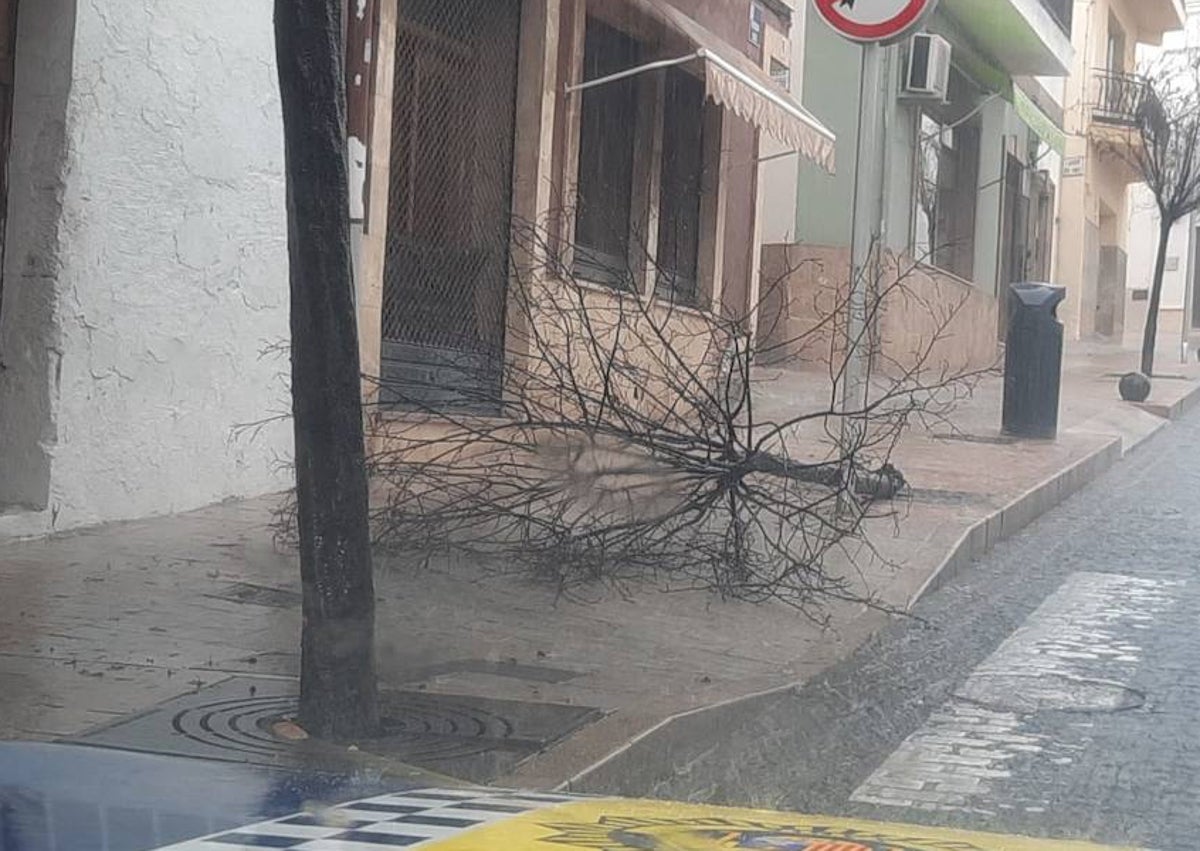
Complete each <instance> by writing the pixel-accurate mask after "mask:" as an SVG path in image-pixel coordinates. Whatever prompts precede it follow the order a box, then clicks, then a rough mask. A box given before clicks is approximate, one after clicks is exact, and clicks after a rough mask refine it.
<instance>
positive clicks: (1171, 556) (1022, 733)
mask: <svg viewBox="0 0 1200 851" xmlns="http://www.w3.org/2000/svg"><path fill="white" fill-rule="evenodd" d="M916 614H917V615H919V616H920V617H921V618H923V619H924V620H925V623H918V622H913V621H904V622H898V623H895V624H893V626H892V627H890V628H889V629H887V630H885V631H884V632H883V633H881V634H880V635H879V636H878V637H877V638H876V639H875V640H873V641H871V642H870V643H868V644H867V645H866V646H865V647H863V648H862V649H861V651H860V652H858V653H857V654H856V655H855V656H854V657H852V658H851V659H849V660H847V661H846V662H845V663H843V664H841V665H839V666H837V667H836V668H834V669H833V670H832V671H830V672H829V673H828V674H827V675H825V676H823V677H821V678H819V679H818V680H816V681H814V682H812V683H810V684H809V685H808V686H806V687H805V688H804V689H803V690H801V691H799V692H797V693H795V694H792V695H789V696H787V697H784V698H780V699H779V700H778V701H776V702H775V703H773V704H772V705H770V706H768V707H767V708H766V709H765V710H764V711H763V712H762V713H761V714H759V715H757V716H756V717H754V718H753V719H752V720H751V721H750V722H749V723H747V724H746V725H745V726H744V727H742V728H740V729H737V730H736V731H735V732H733V733H732V734H731V735H730V737H729V739H728V740H727V741H725V742H724V743H722V744H721V745H720V746H719V747H717V748H716V749H715V750H714V751H712V752H711V753H710V754H708V755H707V756H706V757H705V758H703V759H701V760H699V761H698V762H696V763H694V764H693V765H692V766H690V768H689V770H688V771H686V772H684V773H682V774H680V775H679V776H677V777H676V778H675V779H673V780H671V781H669V782H667V783H664V784H662V785H660V786H659V787H657V788H656V789H654V790H653V791H654V794H655V795H660V796H668V797H675V798H681V799H691V800H706V801H719V802H723V803H738V804H753V805H759V806H770V807H777V808H782V809H787V810H794V811H800V812H809V813H824V814H828V815H848V816H858V817H866V818H872V819H882V820H888V821H903V822H913V823H923V824H930V825H945V826H953V827H969V828H973V829H979V830H988V831H995V832H1000V833H1015V834H1022V835H1029V836H1038V837H1048V838H1062V839H1066V838H1070V839H1090V840H1093V841H1096V842H1102V843H1111V844H1116V845H1135V846H1141V847H1149V848H1160V849H1180V851H1184V849H1187V851H1194V849H1198V848H1200V411H1193V412H1192V413H1191V414H1190V415H1188V416H1187V417H1185V418H1184V419H1183V420H1181V421H1179V422H1176V423H1173V424H1172V425H1170V426H1169V427H1168V428H1166V429H1164V430H1163V431H1162V432H1160V433H1159V435H1157V436H1156V437H1155V438H1154V439H1152V440H1151V441H1149V442H1148V443H1146V444H1143V445H1142V446H1141V447H1140V448H1139V449H1138V450H1137V451H1136V452H1135V453H1134V454H1132V455H1131V456H1130V457H1128V458H1126V459H1125V460H1124V461H1123V462H1121V463H1120V464H1119V465H1118V466H1117V467H1116V468H1115V469H1114V470H1113V471H1111V472H1110V473H1108V474H1107V475H1106V476H1105V477H1103V478H1101V479H1100V480H1099V481H1098V482H1096V483H1095V484H1093V485H1092V486H1091V487H1090V488H1088V489H1087V490H1086V491H1084V492H1083V493H1081V494H1079V495H1078V496H1076V497H1074V498H1073V499H1071V500H1070V501H1068V502H1067V503H1065V504H1064V505H1063V506H1061V507H1060V508H1059V509H1058V510H1056V511H1054V512H1052V513H1051V514H1049V515H1047V516H1045V517H1043V518H1042V519H1041V520H1040V521H1038V522H1037V523H1036V524H1034V525H1033V526H1031V527H1030V528H1029V529H1028V530H1027V531H1026V532H1025V533H1024V534H1022V535H1020V536H1018V537H1016V538H1014V539H1012V540H1010V541H1008V542H1006V543H1004V544H1002V545H1001V546H1000V547H998V548H997V549H996V550H995V551H994V552H993V553H992V554H991V555H990V556H988V557H986V558H985V559H983V560H981V561H980V562H978V563H977V564H975V565H974V566H972V567H971V568H970V569H969V570H966V571H964V572H963V573H962V574H961V575H960V576H959V577H958V578H957V579H955V580H954V581H953V582H951V583H950V584H949V585H947V586H946V587H944V588H943V589H941V590H940V591H938V592H937V593H935V594H933V595H931V596H929V597H927V598H926V599H925V600H924V601H922V603H921V604H920V605H919V607H918V609H917V611H916Z"/></svg>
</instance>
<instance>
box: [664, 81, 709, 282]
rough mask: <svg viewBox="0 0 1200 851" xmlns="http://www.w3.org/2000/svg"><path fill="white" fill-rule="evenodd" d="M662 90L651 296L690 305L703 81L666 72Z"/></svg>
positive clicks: (700, 168)
mask: <svg viewBox="0 0 1200 851" xmlns="http://www.w3.org/2000/svg"><path fill="white" fill-rule="evenodd" d="M664 90H665V97H664V102H663V149H662V171H661V181H660V191H659V199H658V252H657V266H658V280H657V284H656V292H657V294H658V295H660V296H662V297H664V298H669V299H671V300H672V301H675V302H678V303H681V304H696V302H697V299H698V296H699V288H698V286H697V270H698V265H699V257H700V196H701V193H702V191H703V176H704V83H703V82H701V81H700V80H698V79H696V78H695V77H693V76H692V75H690V74H687V73H685V72H683V71H678V70H674V69H673V70H671V71H669V72H668V73H667V78H666V83H665V86H664Z"/></svg>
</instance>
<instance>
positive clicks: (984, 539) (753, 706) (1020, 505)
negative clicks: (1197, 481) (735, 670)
mask: <svg viewBox="0 0 1200 851" xmlns="http://www.w3.org/2000/svg"><path fill="white" fill-rule="evenodd" d="M1196 397H1197V399H1198V400H1200V388H1198V390H1197V393H1196ZM1123 454H1124V453H1123V451H1122V440H1121V438H1119V437H1113V438H1112V439H1111V440H1110V441H1109V442H1108V443H1106V444H1104V445H1103V446H1101V447H1100V448H1098V449H1096V450H1094V451H1092V452H1091V453H1090V454H1088V455H1086V456H1085V457H1083V458H1081V459H1080V460H1078V461H1076V462H1075V463H1074V464H1072V465H1071V466H1070V467H1067V468H1066V469H1063V470H1060V471H1058V472H1057V473H1055V474H1053V475H1051V476H1049V477H1047V478H1046V479H1045V480H1044V481H1042V482H1041V483H1039V484H1038V485H1036V486H1034V487H1033V488H1030V489H1029V490H1028V491H1026V492H1025V493H1024V494H1022V495H1021V496H1019V497H1017V498H1016V499H1014V500H1013V501H1012V502H1010V503H1009V504H1008V505H1006V506H1005V507H1004V508H1002V509H1000V510H999V511H997V512H995V513H994V514H992V515H991V516H989V517H986V518H984V519H983V520H980V521H979V522H977V523H976V524H975V525H974V526H972V527H971V528H970V529H968V530H967V531H966V532H964V533H963V535H962V537H961V538H960V539H959V540H958V542H957V543H956V544H955V546H954V549H953V550H952V551H951V552H950V554H949V555H947V556H946V558H945V559H944V560H943V561H942V563H941V564H940V565H939V566H938V568H937V570H935V571H934V572H933V573H932V574H931V575H930V576H929V578H928V579H926V580H925V583H924V584H923V585H922V586H921V588H920V589H919V590H918V591H917V592H916V593H915V594H913V595H912V596H911V597H910V598H909V600H908V603H907V608H908V609H911V608H912V607H913V606H914V605H916V603H917V602H918V601H919V600H920V599H921V598H922V597H923V596H925V595H926V594H929V593H931V592H933V591H935V590H937V589H938V588H939V587H941V586H942V585H944V584H946V583H947V582H949V581H950V580H952V579H953V578H955V577H956V576H958V575H960V574H961V573H962V571H963V570H964V568H966V567H967V566H969V565H970V564H971V562H972V561H973V560H974V559H976V558H977V557H979V556H981V555H983V554H985V553H986V552H988V551H989V550H990V549H991V548H992V547H994V546H995V545H996V544H997V543H999V542H1000V541H1002V540H1004V539H1005V538H1008V537H1011V536H1012V535H1015V534H1016V533H1017V532H1019V531H1021V530H1022V529H1024V528H1025V527H1026V526H1028V525H1029V524H1030V523H1032V522H1033V521H1034V520H1036V519H1037V518H1038V517H1040V516H1041V515H1042V514H1045V513H1046V512H1047V511H1049V510H1050V509H1052V508H1054V507H1055V506H1056V505H1058V504H1059V503H1061V502H1063V501H1064V500H1065V499H1067V497H1069V496H1071V495H1072V494H1074V493H1076V492H1077V491H1079V490H1081V489H1082V488H1083V487H1084V486H1086V485H1087V484H1089V483H1091V482H1092V481H1094V480H1095V479H1096V478H1098V477H1099V476H1100V475H1101V474H1103V473H1104V472H1105V471H1107V470H1109V469H1110V468H1112V467H1113V466H1114V465H1115V464H1116V463H1117V462H1118V461H1119V460H1121V458H1122V457H1123ZM802 685H803V681H800V682H793V683H787V684H785V685H781V686H777V687H775V688H772V689H768V690H766V691H762V692H757V693H754V694H749V695H745V696H742V697H735V698H730V699H729V700H726V701H722V702H720V703H716V704H712V705H710V706H701V707H697V708H695V709H690V710H687V711H685V712H680V713H677V714H675V715H671V716H668V717H667V718H664V719H662V720H661V721H659V722H658V723H657V724H655V725H653V726H652V727H650V728H648V729H647V730H644V731H643V732H641V733H639V734H638V735H636V736H634V737H633V738H632V739H630V740H629V741H628V742H626V743H625V744H623V745H622V746H621V747H619V748H617V749H616V750H615V751H613V752H611V753H609V754H608V755H607V756H605V757H604V758H603V759H600V760H599V761H597V762H595V763H593V764H592V765H590V766H588V767H587V768H585V769H583V770H582V771H580V772H578V773H577V774H575V775H574V776H573V777H571V778H570V779H569V780H567V781H565V782H563V783H560V784H559V785H558V786H556V787H555V790H556V791H565V792H597V793H600V792H602V793H604V794H617V795H627V796H629V795H632V796H641V795H646V794H647V791H646V785H647V781H649V782H651V783H652V782H654V780H655V779H657V778H659V777H667V776H677V775H678V774H679V773H680V772H685V771H686V770H687V768H688V766H689V765H690V764H692V763H694V762H695V761H696V760H698V759H702V758H703V757H704V756H705V755H706V754H707V753H708V752H709V751H710V750H711V749H712V747H714V746H715V745H711V744H709V743H715V742H719V741H721V740H722V738H723V734H724V732H725V731H727V730H728V729H729V728H730V726H732V725H735V724H737V723H738V722H739V720H741V719H742V718H744V717H745V716H746V715H748V714H751V713H753V712H755V711H757V710H758V709H760V708H762V707H765V706H766V705H767V704H769V703H771V702H773V701H775V700H778V699H780V698H783V697H785V696H787V695H788V694H790V693H793V692H794V691H795V690H796V689H797V688H798V687H800V686H802ZM698 745H699V746H698ZM656 766H657V767H659V768H658V769H656ZM663 766H669V767H670V770H669V771H663V770H661V767H663Z"/></svg>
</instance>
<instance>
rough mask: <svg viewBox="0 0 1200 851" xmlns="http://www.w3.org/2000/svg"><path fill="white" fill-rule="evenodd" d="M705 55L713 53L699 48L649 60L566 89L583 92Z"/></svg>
mask: <svg viewBox="0 0 1200 851" xmlns="http://www.w3.org/2000/svg"><path fill="white" fill-rule="evenodd" d="M705 56H708V57H709V58H710V59H711V58H712V54H710V53H708V52H707V51H705V50H697V51H696V52H695V53H689V54H688V55H687V56H681V57H679V58H678V59H660V60H658V61H657V62H648V63H646V64H645V65H638V66H637V67H636V68H627V69H625V70H624V71H618V72H617V73H615V74H609V75H608V76H607V77H597V78H596V79H594V80H588V81H587V82H584V83H576V84H575V85H573V86H567V89H566V91H567V94H571V93H573V92H581V91H583V90H584V89H594V88H595V87H596V86H603V85H604V84H605V83H615V82H616V81H617V80H624V79H625V78H626V77H635V76H637V75H638V74H645V73H646V72H647V71H657V70H658V69H660V68H671V67H674V66H675V65H684V64H686V63H688V62H692V61H694V60H696V59H703V58H704V57H705Z"/></svg>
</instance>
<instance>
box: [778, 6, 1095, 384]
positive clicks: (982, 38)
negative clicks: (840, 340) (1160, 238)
mask: <svg viewBox="0 0 1200 851" xmlns="http://www.w3.org/2000/svg"><path fill="white" fill-rule="evenodd" d="M1071 11H1072V9H1071V5H1070V3H1064V2H1061V1H1060V0H996V2H986V3H984V2H972V0H943V2H942V3H940V4H939V5H938V7H937V10H936V12H935V14H934V15H932V16H931V17H930V18H929V19H928V20H927V21H926V23H925V28H926V31H927V32H929V33H933V34H935V35H937V36H940V37H941V38H943V39H945V41H946V42H948V44H949V46H950V50H951V54H950V55H951V60H950V61H951V69H950V75H949V85H948V89H947V91H946V92H944V94H943V93H939V94H938V95H935V96H926V95H922V94H918V93H916V92H913V91H912V90H911V87H910V86H907V85H906V74H907V73H908V72H909V71H910V70H911V65H910V62H911V46H910V43H904V44H897V45H892V46H890V47H888V48H886V49H885V51H884V58H883V65H884V71H883V77H884V81H883V89H882V94H881V98H880V100H881V101H882V104H883V105H882V113H883V114H882V116H880V118H879V121H878V126H880V127H881V128H882V132H881V134H880V135H882V136H883V137H884V141H883V145H884V150H883V152H882V154H881V156H882V159H883V163H884V165H883V174H884V192H883V196H884V197H883V202H882V207H883V212H882V216H881V221H880V223H879V226H878V228H877V230H876V238H877V240H878V244H880V245H882V246H883V247H885V248H886V249H887V250H888V252H890V253H891V254H892V255H894V256H895V257H898V258H901V257H902V258H908V259H909V260H911V261H913V262H915V263H916V264H917V265H916V268H915V269H914V270H913V271H912V273H911V275H910V280H909V282H908V285H907V286H908V287H909V288H912V289H915V290H919V291H920V292H921V293H923V295H922V296H921V297H922V298H927V299H928V300H929V301H931V302H939V303H955V304H961V305H962V308H961V310H959V311H958V313H957V315H956V318H955V320H954V322H955V324H956V325H957V326H958V327H957V329H956V330H954V331H953V332H952V333H951V334H949V335H948V337H949V338H952V340H953V342H951V341H950V340H948V341H947V343H946V345H945V346H944V347H943V348H944V349H945V356H946V357H948V358H950V359H951V360H953V361H955V363H956V366H980V365H983V364H986V363H990V362H991V361H992V360H994V358H995V355H996V340H997V332H998V331H1000V332H1002V331H1003V329H1002V328H1001V327H1000V326H1001V324H1002V321H1003V311H1001V310H999V308H998V297H1000V296H1001V295H1002V294H1003V292H1004V290H1005V287H1006V286H1007V284H1009V283H1011V282H1015V281H1020V280H1029V279H1036V278H1043V277H1046V276H1048V274H1049V264H1050V257H1051V251H1052V247H1053V244H1052V240H1051V231H1052V228H1053V219H1054V205H1055V195H1056V191H1057V188H1056V185H1055V184H1056V179H1057V173H1058V160H1059V156H1060V153H1061V152H1062V151H1063V149H1064V141H1063V138H1062V132H1061V122H1062V102H1061V99H1060V98H1059V97H1058V96H1057V94H1056V92H1055V88H1056V87H1055V86H1054V84H1053V82H1052V79H1049V78H1054V77H1058V76H1062V75H1065V74H1066V73H1067V70H1068V69H1069V68H1070V67H1071V63H1072V56H1073V51H1072V47H1071V43H1070V35H1069V33H1070V26H1071V24H1070V18H1071ZM862 61H863V54H862V49H861V48H860V47H858V46H857V45H854V44H852V43H850V42H848V41H846V40H844V39H842V38H841V37H840V36H838V35H837V34H836V33H835V32H833V31H832V30H831V29H830V28H829V27H828V26H827V25H826V24H825V23H824V22H823V21H822V20H819V19H818V18H817V16H815V15H810V16H809V20H808V22H807V26H806V38H805V45H804V66H805V73H804V76H803V84H802V85H803V89H802V98H803V100H804V102H805V103H806V105H808V106H809V107H810V108H811V109H812V110H813V111H814V112H815V113H816V114H818V115H820V116H821V118H822V120H823V121H825V122H826V123H827V124H828V125H829V127H830V128H831V129H832V130H833V131H834V132H835V133H836V134H837V138H838V162H839V168H838V170H837V173H836V174H834V175H828V174H822V173H820V172H818V171H817V170H814V169H812V168H811V167H808V166H806V165H801V166H800V167H799V169H798V172H799V173H798V180H797V184H796V185H797V186H798V191H797V192H796V193H795V195H794V196H793V197H794V198H795V203H794V206H793V207H792V210H791V214H790V215H788V214H786V213H785V214H783V215H784V217H783V219H782V223H781V221H780V219H779V216H780V214H779V213H778V212H776V213H775V214H774V215H775V217H776V221H775V222H774V223H773V225H772V226H771V230H770V232H771V236H772V237H773V240H774V242H775V244H768V246H767V248H766V256H767V258H768V259H766V260H764V267H765V268H767V269H768V270H770V269H772V268H779V267H780V265H781V264H780V261H779V258H780V257H782V256H785V255H786V256H790V257H792V258H803V257H806V256H812V257H815V258H819V263H818V264H816V266H810V267H809V269H808V270H807V271H806V272H804V273H803V274H801V275H798V276H795V279H794V280H793V281H792V284H791V285H790V286H789V288H788V292H787V294H786V297H785V298H784V300H783V301H784V303H782V304H779V303H772V304H765V305H764V310H767V311H770V313H771V327H774V328H776V329H779V333H781V334H787V335H796V334H797V333H800V332H801V331H802V329H803V328H804V326H805V324H806V323H813V322H816V321H819V319H820V317H819V316H816V315H814V314H813V313H812V310H811V309H810V308H809V307H808V305H811V304H814V303H815V302H816V301H818V300H819V299H815V298H814V294H813V290H814V288H815V289H821V288H823V287H830V286H837V285H838V282H844V281H846V280H848V278H849V274H850V272H849V263H850V235H851V232H852V215H853V199H854V186H855V183H856V179H857V177H858V171H857V168H856V152H857V151H858V148H859V139H858V122H859V104H860V99H859V95H858V93H859V89H860V86H861V84H862V76H861V75H862ZM769 191H776V192H780V193H783V194H784V195H785V196H786V195H787V193H788V192H789V191H790V188H787V189H775V188H772V189H771V190H769ZM768 207H769V208H770V209H771V210H773V211H779V210H783V209H786V207H787V204H786V201H784V202H782V203H780V202H776V201H770V202H768ZM814 270H817V271H814ZM934 313H936V311H934ZM889 314H890V315H891V318H890V319H889V318H888V315H889ZM781 315H782V316H783V317H784V320H783V321H778V319H777V317H779V316H781ZM938 321H939V320H938V319H937V318H929V319H926V320H922V319H920V318H919V317H917V316H915V315H913V314H912V313H911V312H907V313H906V311H905V310H903V309H901V308H899V307H898V308H897V309H896V310H895V311H884V312H883V314H882V315H881V318H880V323H881V326H882V327H881V328H880V329H879V338H880V344H881V346H882V348H883V349H884V351H885V353H889V347H890V354H891V355H892V356H895V357H900V358H901V359H903V358H904V357H905V354H906V352H907V351H908V350H909V349H911V348H912V347H913V346H914V345H915V344H916V341H917V340H919V339H921V338H928V337H930V336H931V335H933V334H935V333H937V328H936V327H935V326H936V325H937V323H938ZM921 322H925V323H926V324H924V325H919V324H918V325H914V323H921ZM930 322H932V324H929V323H930ZM765 326H766V321H765V319H763V318H760V321H759V327H760V328H762V327H765Z"/></svg>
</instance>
